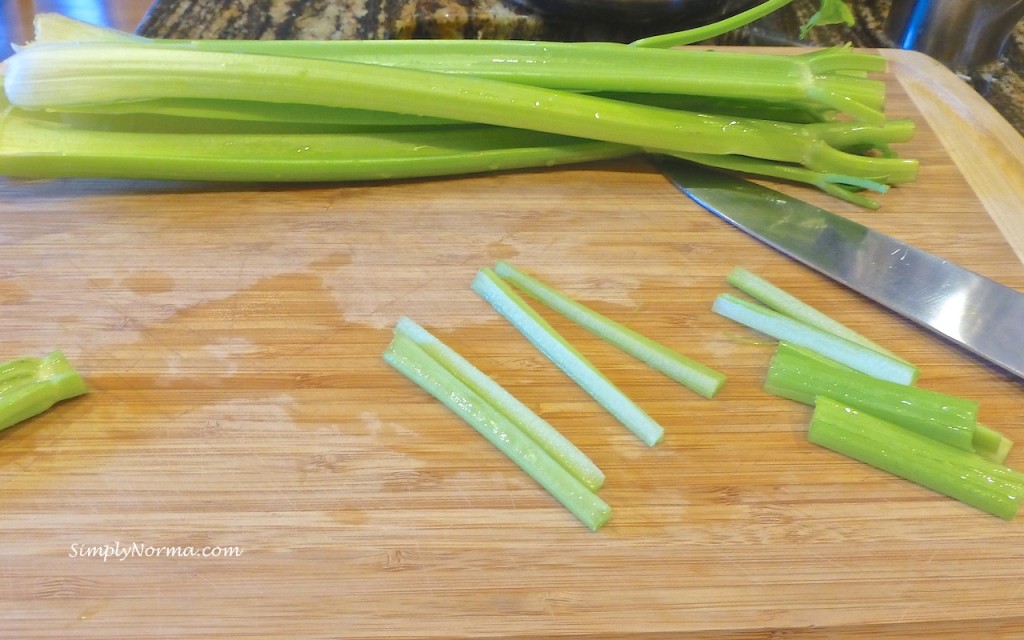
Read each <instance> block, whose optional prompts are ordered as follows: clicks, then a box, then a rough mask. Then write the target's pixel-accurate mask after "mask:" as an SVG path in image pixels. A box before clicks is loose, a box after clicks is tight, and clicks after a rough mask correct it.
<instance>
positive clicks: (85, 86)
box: [4, 42, 917, 182]
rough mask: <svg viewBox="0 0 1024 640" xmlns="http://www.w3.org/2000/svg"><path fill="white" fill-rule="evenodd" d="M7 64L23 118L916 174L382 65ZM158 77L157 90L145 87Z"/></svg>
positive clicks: (241, 59) (242, 57) (797, 129)
mask: <svg viewBox="0 0 1024 640" xmlns="http://www.w3.org/2000/svg"><path fill="white" fill-rule="evenodd" d="M6 65H7V69H6V73H5V76H4V88H5V91H6V93H7V96H8V98H9V100H10V102H11V103H12V104H13V105H15V106H18V107H21V108H26V109H56V110H59V109H62V108H81V107H83V106H88V105H94V104H101V103H107V102H123V101H133V100H149V99H163V98H189V99H193V98H194V99H216V100H224V99H229V100H249V101H260V100H263V101H268V102H287V103H293V102H301V103H303V104H312V105H319V106H326V107H342V108H350V109H370V110H379V111H392V112H402V113H410V114H416V115H422V116H429V117H437V118H445V119H454V120H464V121H467V122H478V123H483V124H492V125H498V126H507V127H513V128H521V129H530V130H537V131H545V132H548V133H556V134H561V135H568V136H575V137H580V138H587V139H592V140H601V141H604V142H614V143H618V144H624V145H629V146H633V147H639V148H643V149H646V150H648V151H652V152H660V153H672V152H674V151H675V152H690V153H694V152H696V153H715V154H731V153H737V154H743V155H749V156H753V157H760V158H763V159H766V160H773V161H778V162H792V163H796V164H803V165H805V166H807V167H808V168H810V169H814V170H818V171H834V172H836V173H845V174H849V175H852V176H859V177H871V178H874V177H877V176H887V177H888V178H889V180H890V181H893V182H901V181H907V180H912V179H913V178H914V176H915V175H916V171H917V163H916V162H915V161H912V160H903V159H900V158H891V157H884V156H879V157H871V156H864V155H857V154H853V153H847V152H845V151H841V150H839V149H836V148H834V147H832V146H830V145H829V144H828V142H827V141H826V140H824V139H822V138H820V137H818V136H816V135H814V131H815V130H814V129H813V128H809V127H814V126H815V125H813V124H811V125H798V124H792V123H780V122H774V121H767V120H758V119H754V118H746V119H739V118H735V117H725V116H715V115H709V114H696V113H690V112H684V111H677V110H672V109H662V108H658V107H648V106H645V105H637V104H630V103H624V102H620V101H617V100H609V99H605V98H600V97H596V96H590V95H581V94H577V93H572V92H568V91H562V90H552V89H545V88H539V87H530V86H525V85H521V84H517V83H513V82H503V81H496V80H489V79H484V78H474V77H457V76H453V75H449V74H444V73H435V72H429V71H420V70H416V69H407V68H399V67H385V66H382V65H370V64H360V63H349V62H337V61H324V60H316V59H298V58H287V57H277V56H267V55H252V54H232V53H213V52H204V51H195V50H185V49H173V48H167V47H161V46H154V45H148V44H147V45H137V44H134V43H124V44H121V43H117V44H115V43H111V42H93V43H54V44H39V45H34V46H31V47H27V48H24V49H22V50H20V51H19V52H18V53H16V54H15V55H14V56H11V57H10V58H9V59H8V60H7V62H6ZM156 76H158V77H160V78H161V82H158V83H154V82H152V78H153V77H156ZM849 126H856V127H857V128H859V129H862V130H863V128H864V127H866V126H867V125H862V124H850V125H849ZM874 128H875V129H879V127H874Z"/></svg>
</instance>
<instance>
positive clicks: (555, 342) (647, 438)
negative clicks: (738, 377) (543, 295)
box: [472, 267, 665, 446]
mask: <svg viewBox="0 0 1024 640" xmlns="http://www.w3.org/2000/svg"><path fill="white" fill-rule="evenodd" d="M472 288H473V290H474V291H476V292H477V293H478V294H480V296H481V297H482V298H483V299H484V300H486V301H487V302H489V303H490V304H491V306H492V307H494V309H495V311H497V312H498V313H499V314H500V315H501V316H502V317H504V318H505V319H506V320H508V321H509V322H510V323H511V324H512V325H513V326H514V327H515V328H516V329H518V330H519V331H520V333H522V334H523V336H524V337H526V339H527V340H529V341H530V342H531V343H532V344H533V345H534V346H535V347H536V348H537V349H538V350H539V351H540V352H541V353H543V354H544V355H545V356H546V357H547V358H548V359H549V360H551V362H553V363H554V364H555V365H556V366H558V368H560V369H561V370H562V371H564V372H565V374H566V375H568V376H569V377H570V378H571V379H572V380H573V381H574V382H576V384H578V385H579V386H580V387H581V388H582V389H583V390H584V391H586V392H587V393H589V394H590V396H591V397H593V398H594V400H596V401H597V403H598V404H600V405H601V406H602V407H604V408H605V409H606V410H607V411H608V412H609V413H611V414H612V415H613V416H615V418H616V419H618V420H619V422H621V423H622V424H623V425H625V426H626V428H628V429H629V430H630V431H632V432H633V433H634V434H636V436H637V437H638V438H640V440H642V441H643V442H644V443H645V444H647V445H648V446H654V445H655V444H657V443H658V442H660V441H661V439H662V438H663V437H664V433H665V430H664V429H663V428H662V427H661V425H659V424H658V423H657V422H655V421H654V419H653V418H651V417H650V416H649V415H647V413H645V412H644V410H643V409H641V408H640V407H638V406H637V405H636V403H634V402H633V401H632V400H630V399H629V397H628V396H626V394H624V393H623V392H622V391H621V390H620V389H619V388H618V387H616V386H615V384H614V383H612V382H611V381H610V380H609V379H608V378H607V377H605V375H604V374H603V373H601V372H600V371H599V370H598V369H597V367H595V366H594V365H593V364H592V363H591V362H590V361H589V360H588V359H587V358H586V357H584V356H583V355H582V354H581V353H580V352H579V351H577V350H576V349H575V348H574V347H573V346H572V345H570V344H569V343H568V342H567V341H566V340H565V338H563V337H562V335H561V334H559V333H558V332H557V331H556V330H555V329H554V328H553V327H552V326H551V325H550V324H548V323H547V321H546V320H544V319H543V318H541V317H540V315H539V314H538V313H537V312H536V311H534V310H533V309H532V308H531V307H530V305H529V304H527V303H526V301H525V300H523V299H522V297H520V295H519V294H518V293H516V292H515V291H514V290H513V289H512V287H511V285H509V284H508V283H507V282H505V281H504V280H502V279H501V278H500V277H498V275H497V274H496V273H495V272H494V270H492V269H490V268H488V267H484V268H483V269H481V270H480V271H479V272H478V273H477V275H476V278H474V280H473V285H472Z"/></svg>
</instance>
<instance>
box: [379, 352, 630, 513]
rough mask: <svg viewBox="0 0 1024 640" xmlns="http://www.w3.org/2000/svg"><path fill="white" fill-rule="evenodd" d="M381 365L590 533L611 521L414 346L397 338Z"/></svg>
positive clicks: (532, 445) (561, 470) (601, 504)
mask: <svg viewBox="0 0 1024 640" xmlns="http://www.w3.org/2000/svg"><path fill="white" fill-rule="evenodd" d="M384 360H385V361H386V362H387V363H388V364H390V365H391V366H392V367H394V368H395V369H396V370H397V371H399V372H400V373H402V374H403V375H405V376H406V377H407V378H409V379H410V380H412V381H413V382H415V383H416V384H417V385H419V386H420V387H421V388H422V389H423V390H424V391H426V392H427V393H429V394H430V395H432V396H433V397H434V398H436V399H437V400H439V401H440V402H441V403H443V404H444V405H445V406H446V407H448V408H449V409H451V410H452V411H453V412H454V413H455V414H456V415H458V416H459V417H460V418H462V419H463V420H464V421H466V422H467V423H468V424H469V425H470V426H472V427H473V428H474V429H476V430H477V431H478V432H479V433H480V434H481V435H483V436H484V437H485V438H487V440H488V441H489V442H490V443H491V444H493V445H494V446H495V447H497V448H498V449H499V450H501V452H502V453H504V454H505V455H506V456H508V457H509V458H510V459H511V460H512V461H513V462H515V463H516V464H517V465H518V466H519V467H520V468H521V469H522V470H523V471H525V472H526V473H527V474H528V475H529V476H530V477H531V478H533V479H534V480H536V481H537V483H538V484H540V485H541V486H542V487H544V488H545V489H546V490H547V491H548V492H549V493H550V494H551V495H552V496H553V497H554V498H555V499H556V500H558V501H559V502H560V503H562V505H563V506H564V507H565V508H566V509H568V510H569V511H570V512H571V513H572V514H573V515H575V516H576V517H577V518H579V520H580V521H581V522H583V524H585V525H587V527H589V528H590V529H591V530H593V531H596V530H598V529H600V528H601V527H602V526H603V525H604V524H605V523H606V522H607V521H608V519H609V518H610V517H611V507H609V506H608V504H607V503H606V502H605V501H604V500H602V499H601V498H600V497H599V496H597V494H595V493H594V492H593V491H591V490H590V489H588V488H587V487H586V485H584V484H583V483H582V482H580V481H579V479H578V478H576V477H575V476H573V475H572V474H571V473H569V472H568V471H566V469H565V467H563V466H562V465H560V464H559V463H558V461H556V460H555V459H554V458H552V457H551V456H549V455H548V454H547V452H545V451H544V450H543V449H541V448H540V447H539V446H538V445H537V443H536V442H534V441H533V440H532V439H531V438H530V437H529V436H527V435H526V434H525V433H523V432H522V431H521V430H520V429H519V428H518V427H516V426H515V425H514V424H513V423H512V422H511V421H510V420H509V419H508V418H506V417H505V415H504V414H503V413H501V412H500V411H498V410H497V409H496V408H494V407H493V406H492V405H491V404H490V403H489V402H487V401H486V400H485V399H483V398H481V397H480V396H479V395H478V394H476V393H475V392H474V391H473V390H472V389H470V388H469V387H468V386H466V385H465V384H464V383H463V382H462V381H461V380H459V378H458V377H457V376H455V375H454V374H453V373H451V372H450V371H448V370H447V369H445V368H444V366H442V365H441V364H440V363H439V362H437V361H436V360H434V359H433V358H432V357H431V356H430V354H428V353H427V352H426V351H424V350H423V349H422V348H421V347H420V346H419V345H417V344H416V343H415V342H413V341H412V340H410V339H409V338H407V337H405V336H404V335H401V334H396V335H395V336H394V337H393V339H392V341H391V343H390V344H389V345H388V347H387V349H386V350H385V351H384Z"/></svg>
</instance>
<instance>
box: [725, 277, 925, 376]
mask: <svg viewBox="0 0 1024 640" xmlns="http://www.w3.org/2000/svg"><path fill="white" fill-rule="evenodd" d="M712 310H713V311H714V312H715V313H718V314H719V315H722V316H724V317H726V318H729V319H730V320H734V321H736V322H739V323H740V324H742V325H745V326H747V327H749V328H751V329H754V330H755V331H760V332H761V333H764V334H765V335H768V336H771V337H773V338H775V339H777V340H785V341H787V342H791V343H793V344H796V345H800V346H803V347H806V348H808V349H811V350H813V351H817V352H818V353H821V354H822V355H824V356H826V357H829V358H831V359H833V360H835V361H837V362H839V363H841V364H844V365H846V366H848V367H850V368H852V369H856V370H857V371H861V372H863V373H866V374H868V375H871V376H874V377H876V378H879V379H882V380H889V381H891V382H897V383H900V384H913V383H914V382H915V381H916V380H917V377H918V370H917V367H915V366H913V365H911V364H908V363H906V362H903V361H902V360H900V359H898V358H893V357H891V356H887V355H885V354H883V353H879V352H877V351H875V350H873V349H869V348H867V347H864V346H862V345H859V344H856V343H854V342H850V341H849V340H847V339H845V338H841V337H839V336H836V335H833V334H831V333H829V332H827V331H823V330H821V329H818V328H817V327H812V326H810V325H808V324H806V323H803V322H800V321H799V320H794V319H793V318H790V317H788V316H785V315H783V314H781V313H779V312H778V311H774V310H772V309H769V308H768V307H765V306H763V305H760V304H757V303H754V302H751V301H749V300H744V299H743V298H740V297H738V296H734V295H732V294H729V293H723V294H721V295H719V296H718V298H716V299H715V303H714V306H713V307H712Z"/></svg>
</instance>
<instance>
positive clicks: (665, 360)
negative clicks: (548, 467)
mask: <svg viewBox="0 0 1024 640" xmlns="http://www.w3.org/2000/svg"><path fill="white" fill-rule="evenodd" d="M494 272H495V273H497V274H498V275H499V276H501V277H502V278H504V279H505V280H507V281H509V282H511V283H512V284H514V285H515V286H516V287H518V288H519V289H521V290H523V291H525V292H526V293H528V294H529V295H531V296H533V297H534V298H536V299H537V300H539V301H540V302H542V303H544V304H545V305H547V306H548V307H550V308H551V309H553V310H554V311H557V312H558V313H561V314H562V315H564V316H565V317H567V318H569V319H570V320H572V321H573V322H575V323H577V324H579V325H580V326H582V327H584V328H585V329H587V330H588V331H590V332H592V333H594V334H595V335H597V336H599V337H601V338H603V339H604V340H606V341H608V342H610V343H611V344H613V345H615V346H616V347H618V348H619V349H622V350H623V351H625V352H626V353H628V354H630V355H632V356H633V357H635V358H637V359H639V360H641V361H642V362H644V363H646V364H647V365H649V366H650V367H652V368H654V369H656V370H658V371H660V372H662V373H664V374H665V375H667V376H668V377H670V378H672V379H673V380H675V381H676V382H678V383H680V384H682V385H684V386H686V387H688V388H690V389H692V390H693V391H695V392H697V393H699V394H700V395H702V396H704V397H705V398H711V397H714V395H715V394H716V393H718V391H719V390H720V389H721V388H722V385H723V384H724V383H725V376H724V375H723V374H722V373H720V372H718V371H715V370H714V369H711V368H710V367H707V366H705V365H703V364H701V363H699V362H697V361H695V360H693V359H691V358H688V357H686V356H684V355H683V354H681V353H679V352H678V351H675V350H673V349H670V348H669V347H666V346H665V345H663V344H660V343H658V342H655V341H654V340H651V339H650V338H648V337H646V336H643V335H641V334H639V333H637V332H636V331H633V330H632V329H630V328H629V327H626V326H624V325H622V324H619V323H618V322H616V321H614V320H612V319H610V318H608V317H606V316H603V315H601V314H600V313H598V312H596V311H594V310H593V309H590V308H589V307H587V306H586V305H583V304H581V303H579V302H577V301H575V300H573V299H571V298H569V297H568V296H566V295H565V294H564V293H562V292H561V291H558V290H557V289H555V288H553V287H551V286H549V285H547V284H545V283H543V282H541V281H540V280H538V279H536V278H534V277H533V276H530V275H528V274H526V273H524V272H523V271H520V270H519V269H517V268H516V267H514V266H513V265H511V264H509V263H508V262H506V261H504V260H499V261H498V262H497V264H496V265H495V267H494Z"/></svg>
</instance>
